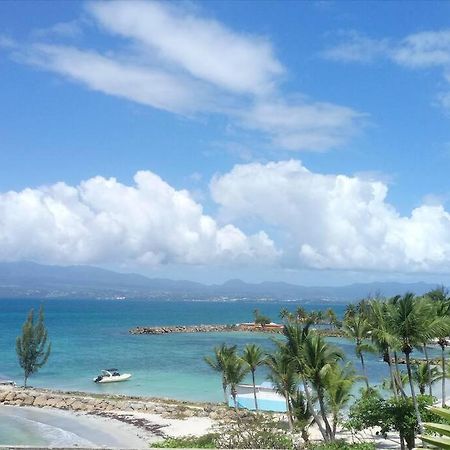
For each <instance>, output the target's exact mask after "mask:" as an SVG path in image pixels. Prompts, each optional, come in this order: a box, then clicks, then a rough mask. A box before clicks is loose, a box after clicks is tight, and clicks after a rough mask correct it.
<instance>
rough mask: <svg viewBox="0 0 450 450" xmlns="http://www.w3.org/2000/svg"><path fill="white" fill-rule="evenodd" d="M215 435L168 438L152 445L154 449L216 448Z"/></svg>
mask: <svg viewBox="0 0 450 450" xmlns="http://www.w3.org/2000/svg"><path fill="white" fill-rule="evenodd" d="M216 438H217V434H215V433H209V434H205V435H203V436H183V437H179V438H168V439H166V440H164V441H163V442H155V443H153V444H152V447H154V448H216V446H215V440H216Z"/></svg>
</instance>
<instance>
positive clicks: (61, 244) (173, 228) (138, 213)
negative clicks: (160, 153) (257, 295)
mask: <svg viewBox="0 0 450 450" xmlns="http://www.w3.org/2000/svg"><path fill="white" fill-rule="evenodd" d="M134 181H135V184H134V185H132V186H127V185H124V184H122V183H120V182H118V181H117V180H116V179H114V178H109V179H106V178H103V177H100V176H98V177H95V178H91V179H89V180H86V181H83V182H82V183H80V185H79V186H68V185H67V184H65V183H57V184H55V185H52V186H48V187H41V188H36V189H25V190H23V191H21V192H14V191H11V192H6V193H3V194H1V195H0V259H1V260H7V261H11V260H33V261H38V262H45V263H64V264H67V263H110V264H111V263H116V264H122V263H124V264H142V265H145V266H150V267H151V266H155V265H159V264H171V263H175V264H193V265H195V264H202V265H204V264H216V265H227V264H246V263H249V262H252V263H257V262H258V261H259V262H260V263H262V264H270V263H272V262H273V260H274V259H275V258H276V257H277V251H276V249H275V247H274V243H273V242H272V241H271V240H270V239H269V238H268V237H267V235H266V234H265V233H264V232H260V233H257V234H254V235H251V236H247V235H245V234H244V233H243V232H242V231H241V230H239V229H238V228H237V227H235V226H233V225H231V224H227V225H224V226H219V225H218V224H217V222H216V221H215V220H214V219H213V218H211V217H210V216H208V215H205V214H204V213H203V210H202V206H201V205H199V204H198V203H196V202H195V201H194V200H193V199H192V198H191V196H190V195H189V193H188V192H187V191H184V190H181V191H179V190H175V189H174V188H172V187H171V186H170V185H168V184H167V183H166V182H164V181H163V180H162V179H161V178H160V177H158V176H157V175H155V174H154V173H152V172H148V171H142V172H138V173H137V174H136V175H135V177H134Z"/></svg>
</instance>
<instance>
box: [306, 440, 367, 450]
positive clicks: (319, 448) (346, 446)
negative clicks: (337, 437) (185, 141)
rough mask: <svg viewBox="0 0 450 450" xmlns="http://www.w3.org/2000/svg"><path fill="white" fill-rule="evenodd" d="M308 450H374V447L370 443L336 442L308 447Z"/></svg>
mask: <svg viewBox="0 0 450 450" xmlns="http://www.w3.org/2000/svg"><path fill="white" fill-rule="evenodd" d="M308 449H309V450H375V445H374V444H373V443H371V442H361V443H358V444H350V443H349V442H344V441H336V442H332V443H322V444H315V445H312V446H310V447H308Z"/></svg>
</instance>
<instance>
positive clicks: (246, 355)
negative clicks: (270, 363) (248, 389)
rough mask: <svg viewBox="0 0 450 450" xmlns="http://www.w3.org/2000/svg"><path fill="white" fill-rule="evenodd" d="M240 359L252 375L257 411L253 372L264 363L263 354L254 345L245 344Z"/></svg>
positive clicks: (259, 348)
mask: <svg viewBox="0 0 450 450" xmlns="http://www.w3.org/2000/svg"><path fill="white" fill-rule="evenodd" d="M242 359H243V360H244V361H245V362H246V363H247V364H248V367H249V368H250V372H251V373H252V383H253V397H254V399H255V409H256V411H258V399H257V397H256V383H255V372H256V369H257V368H258V366H260V365H261V364H263V363H264V359H265V353H264V352H263V350H262V349H261V347H259V346H257V345H256V344H247V345H246V346H245V348H244V352H243V354H242Z"/></svg>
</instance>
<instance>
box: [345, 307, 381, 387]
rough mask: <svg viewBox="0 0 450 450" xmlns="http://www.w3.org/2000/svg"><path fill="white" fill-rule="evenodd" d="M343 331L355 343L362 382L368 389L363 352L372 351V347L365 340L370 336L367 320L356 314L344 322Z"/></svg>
mask: <svg viewBox="0 0 450 450" xmlns="http://www.w3.org/2000/svg"><path fill="white" fill-rule="evenodd" d="M343 330H344V333H345V335H346V336H347V337H348V338H350V339H353V340H354V341H355V352H356V356H358V357H359V359H360V361H361V366H362V371H363V375H364V380H365V382H366V387H367V389H369V379H368V378H367V372H366V366H365V363H364V355H363V352H365V351H374V347H373V346H372V345H370V344H369V343H368V342H367V339H368V338H369V337H370V335H371V326H370V323H369V321H368V319H367V318H365V317H363V316H362V315H361V314H360V313H358V314H356V315H354V316H351V317H349V318H347V319H346V320H345V321H344V327H343Z"/></svg>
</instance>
